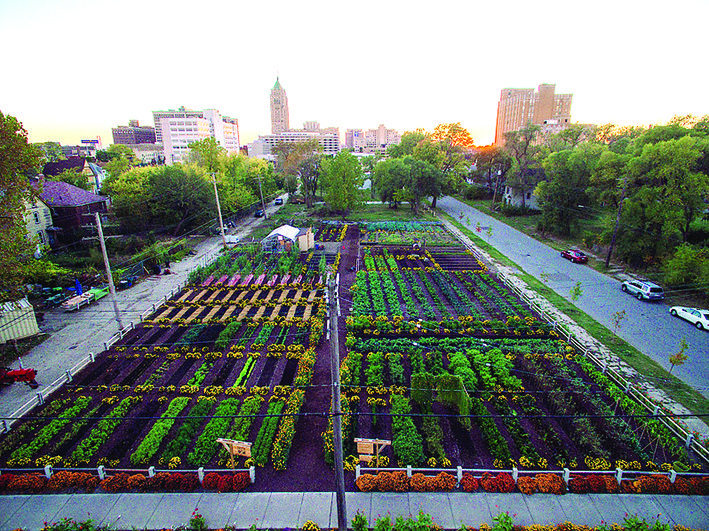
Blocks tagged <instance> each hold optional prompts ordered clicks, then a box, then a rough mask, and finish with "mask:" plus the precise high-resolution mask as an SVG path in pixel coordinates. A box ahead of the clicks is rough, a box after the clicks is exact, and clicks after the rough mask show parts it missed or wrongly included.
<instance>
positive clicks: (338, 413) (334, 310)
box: [327, 273, 347, 531]
mask: <svg viewBox="0 0 709 531" xmlns="http://www.w3.org/2000/svg"><path fill="white" fill-rule="evenodd" d="M327 288H328V291H327V296H328V310H329V313H330V323H329V324H330V376H331V379H332V442H333V445H334V447H335V448H334V458H335V491H336V499H337V500H336V501H337V527H338V531H347V507H346V505H345V472H344V458H343V455H342V410H341V404H340V345H339V337H338V330H337V315H338V313H339V308H338V306H339V305H338V300H337V295H336V293H335V277H334V275H333V274H332V273H329V274H328V279H327Z"/></svg>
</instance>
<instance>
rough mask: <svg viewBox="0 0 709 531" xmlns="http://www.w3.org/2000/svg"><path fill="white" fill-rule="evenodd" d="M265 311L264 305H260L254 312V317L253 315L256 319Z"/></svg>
mask: <svg viewBox="0 0 709 531" xmlns="http://www.w3.org/2000/svg"><path fill="white" fill-rule="evenodd" d="M265 312H266V306H260V307H259V309H258V311H257V312H256V315H254V317H255V318H256V319H258V318H259V317H261V316H262V315H263V314H264V313H265Z"/></svg>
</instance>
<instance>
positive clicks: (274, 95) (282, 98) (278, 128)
mask: <svg viewBox="0 0 709 531" xmlns="http://www.w3.org/2000/svg"><path fill="white" fill-rule="evenodd" d="M289 129H290V119H289V116H288V96H286V90H285V89H284V88H283V87H282V86H281V83H280V81H279V80H278V78H276V84H275V85H273V88H272V89H271V134H272V135H280V134H281V133H285V132H286V131H288V130H289Z"/></svg>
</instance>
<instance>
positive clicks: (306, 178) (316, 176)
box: [298, 155, 322, 208]
mask: <svg viewBox="0 0 709 531" xmlns="http://www.w3.org/2000/svg"><path fill="white" fill-rule="evenodd" d="M321 173H322V156H321V155H313V156H311V157H308V158H305V159H303V160H302V161H301V162H300V164H298V176H299V177H300V182H301V186H302V189H303V195H304V196H305V203H306V205H307V206H308V208H312V207H313V202H314V201H315V195H316V194H317V191H318V183H319V182H320V174H321Z"/></svg>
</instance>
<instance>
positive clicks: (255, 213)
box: [254, 208, 263, 218]
mask: <svg viewBox="0 0 709 531" xmlns="http://www.w3.org/2000/svg"><path fill="white" fill-rule="evenodd" d="M254 217H255V218H262V217H263V210H261V209H260V208H259V209H258V210H257V211H256V212H254Z"/></svg>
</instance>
